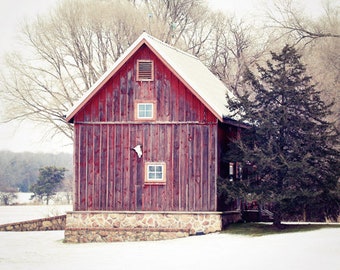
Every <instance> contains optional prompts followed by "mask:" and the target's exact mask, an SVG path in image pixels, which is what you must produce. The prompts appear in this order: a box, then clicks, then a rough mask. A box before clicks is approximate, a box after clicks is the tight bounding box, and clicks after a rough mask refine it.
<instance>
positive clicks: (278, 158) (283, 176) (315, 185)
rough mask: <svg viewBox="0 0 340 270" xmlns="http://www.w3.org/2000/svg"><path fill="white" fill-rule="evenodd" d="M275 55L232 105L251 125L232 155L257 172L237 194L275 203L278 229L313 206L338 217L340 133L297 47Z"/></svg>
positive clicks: (248, 79) (250, 76) (249, 75)
mask: <svg viewBox="0 0 340 270" xmlns="http://www.w3.org/2000/svg"><path fill="white" fill-rule="evenodd" d="M271 56H272V58H271V60H269V61H267V63H266V67H260V66H258V73H259V79H257V78H256V76H255V75H254V74H253V73H252V72H250V71H247V73H246V75H245V79H246V85H247V86H248V87H250V88H251V89H252V91H251V94H250V92H246V94H245V95H244V96H242V97H241V98H240V99H239V100H238V101H235V100H234V101H230V102H229V106H230V109H231V110H232V111H234V112H235V113H237V114H239V115H240V117H241V120H242V121H244V122H246V123H249V129H247V130H245V131H244V132H243V134H242V139H241V140H240V141H239V142H237V143H235V147H236V149H237V150H238V151H236V152H237V155H235V154H233V155H231V154H230V153H229V154H230V155H229V156H228V159H229V160H230V161H240V157H241V159H242V162H243V164H253V167H252V168H253V173H252V174H248V179H243V180H242V181H240V183H238V188H239V194H240V195H242V194H243V195H244V194H254V196H255V197H256V198H257V199H258V200H261V201H270V202H271V203H273V206H274V207H273V210H274V225H275V226H278V227H279V226H280V225H281V220H282V214H283V213H286V212H290V211H292V210H294V209H295V210H296V209H298V210H299V211H300V212H303V213H306V210H308V208H309V207H311V206H313V205H318V207H319V211H323V212H324V213H322V214H327V213H328V214H334V215H339V205H340V198H339V194H338V193H336V190H337V188H338V185H339V183H338V180H339V177H340V171H339V168H340V163H339V151H338V149H339V136H338V135H339V134H338V132H337V130H336V129H335V125H334V124H333V123H330V122H328V121H327V120H326V118H327V116H329V115H330V114H331V113H332V112H331V106H332V104H325V102H323V101H322V100H321V98H320V92H319V91H317V90H316V87H317V86H316V85H314V84H312V80H311V79H312V78H311V77H309V76H307V75H306V74H305V72H306V68H305V66H304V65H303V64H302V63H301V62H300V55H299V54H298V53H297V52H296V50H295V49H294V48H293V47H291V46H288V45H286V46H285V47H284V48H283V50H282V52H281V53H279V54H276V53H271ZM233 152H234V153H235V149H233ZM330 208H332V209H333V210H332V211H328V210H329V209H330ZM329 212H331V213H329ZM304 216H305V215H304Z"/></svg>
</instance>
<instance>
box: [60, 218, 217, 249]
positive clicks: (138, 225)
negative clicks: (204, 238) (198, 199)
mask: <svg viewBox="0 0 340 270" xmlns="http://www.w3.org/2000/svg"><path fill="white" fill-rule="evenodd" d="M221 229H222V220H221V213H218V212H107V211H96V212H92V211H89V212H87V211H86V212H81V211H75V212H69V213H67V218H66V228H65V242H72V243H79V242H114V241H145V240H165V239H173V238H179V237H185V236H189V235H194V234H207V233H212V232H217V231H220V230H221Z"/></svg>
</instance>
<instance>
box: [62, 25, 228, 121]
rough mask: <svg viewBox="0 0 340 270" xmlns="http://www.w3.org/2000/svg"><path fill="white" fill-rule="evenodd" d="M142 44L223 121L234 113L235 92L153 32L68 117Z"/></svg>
mask: <svg viewBox="0 0 340 270" xmlns="http://www.w3.org/2000/svg"><path fill="white" fill-rule="evenodd" d="M143 44H147V45H148V47H149V48H150V49H151V50H152V51H153V52H154V53H155V54H156V55H158V56H159V58H160V59H161V60H162V61H163V62H164V64H165V65H167V66H168V67H169V68H171V70H172V72H174V73H175V74H176V75H177V77H178V78H179V79H180V80H181V81H182V82H183V83H184V84H185V85H186V86H187V87H188V88H189V89H190V90H191V91H192V92H193V93H194V94H195V96H196V97H197V98H198V99H200V100H201V101H202V102H203V103H204V104H205V105H206V106H207V107H208V108H209V109H210V110H211V112H212V113H214V115H215V116H216V117H217V118H218V119H219V120H220V121H223V118H224V117H225V116H228V115H229V116H230V115H231V113H230V112H229V110H228V109H227V107H226V104H227V99H226V95H228V97H229V98H230V97H233V96H234V95H233V94H232V93H231V92H230V91H229V90H228V89H227V87H226V86H225V85H224V83H223V82H222V81H221V80H219V79H218V78H217V77H216V76H215V75H214V74H213V73H212V72H211V71H210V70H209V69H208V68H207V67H206V66H205V65H204V64H203V63H202V62H201V61H200V60H199V59H198V58H197V57H195V56H193V55H191V54H188V53H186V52H183V51H181V50H178V49H176V48H174V47H172V46H170V45H168V44H166V43H164V42H162V41H160V40H158V39H156V38H154V37H152V36H150V35H148V34H147V33H145V32H144V33H143V34H142V35H141V36H140V37H139V38H138V39H137V40H136V41H135V42H134V43H133V44H132V45H131V46H130V47H129V48H128V49H127V50H126V51H125V52H124V54H122V55H121V57H120V58H119V59H118V60H117V61H116V62H115V63H114V65H113V66H112V68H111V69H109V70H107V71H106V72H105V73H104V74H103V75H102V76H101V77H100V78H99V80H98V81H97V82H96V83H95V84H94V85H93V86H92V87H91V88H90V89H89V90H88V91H87V92H86V93H85V94H84V96H83V97H82V98H81V99H80V100H78V102H76V103H75V104H74V106H73V107H72V108H71V109H70V110H69V112H68V113H67V116H66V120H67V121H72V119H73V117H74V116H75V114H76V113H77V112H78V111H79V110H80V109H81V108H82V107H83V106H84V105H85V104H86V103H87V102H88V101H89V99H91V97H93V96H94V95H95V94H96V92H97V91H98V90H99V89H100V88H101V87H102V86H103V85H104V84H105V83H106V82H107V81H108V80H109V79H110V78H111V77H112V75H113V74H114V73H115V72H116V71H117V70H118V69H119V68H120V67H121V66H122V65H123V64H124V63H125V62H126V61H127V59H128V58H129V56H131V55H132V54H133V53H134V52H135V51H136V50H138V49H139V48H140V46H142V45H143Z"/></svg>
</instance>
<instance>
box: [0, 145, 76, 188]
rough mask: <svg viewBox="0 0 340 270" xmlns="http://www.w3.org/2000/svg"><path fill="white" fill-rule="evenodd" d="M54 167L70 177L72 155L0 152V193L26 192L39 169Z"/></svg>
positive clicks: (36, 176) (36, 177) (34, 180)
mask: <svg viewBox="0 0 340 270" xmlns="http://www.w3.org/2000/svg"><path fill="white" fill-rule="evenodd" d="M45 166H56V167H63V168H65V169H66V170H67V171H66V174H65V176H66V177H70V176H71V175H72V154H67V153H60V154H49V153H30V152H23V153H14V152H9V151H0V191H9V190H12V191H13V190H15V191H20V192H28V191H29V188H30V186H31V185H32V184H33V183H35V182H36V181H37V179H38V175H39V168H41V167H45Z"/></svg>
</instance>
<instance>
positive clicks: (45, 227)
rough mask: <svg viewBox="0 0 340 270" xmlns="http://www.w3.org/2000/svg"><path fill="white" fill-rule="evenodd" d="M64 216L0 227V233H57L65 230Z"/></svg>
mask: <svg viewBox="0 0 340 270" xmlns="http://www.w3.org/2000/svg"><path fill="white" fill-rule="evenodd" d="M65 224H66V215H62V216H55V217H50V218H42V219H34V220H29V221H22V222H15V223H8V224H3V225H0V231H14V232H24V231H58V230H65Z"/></svg>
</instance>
